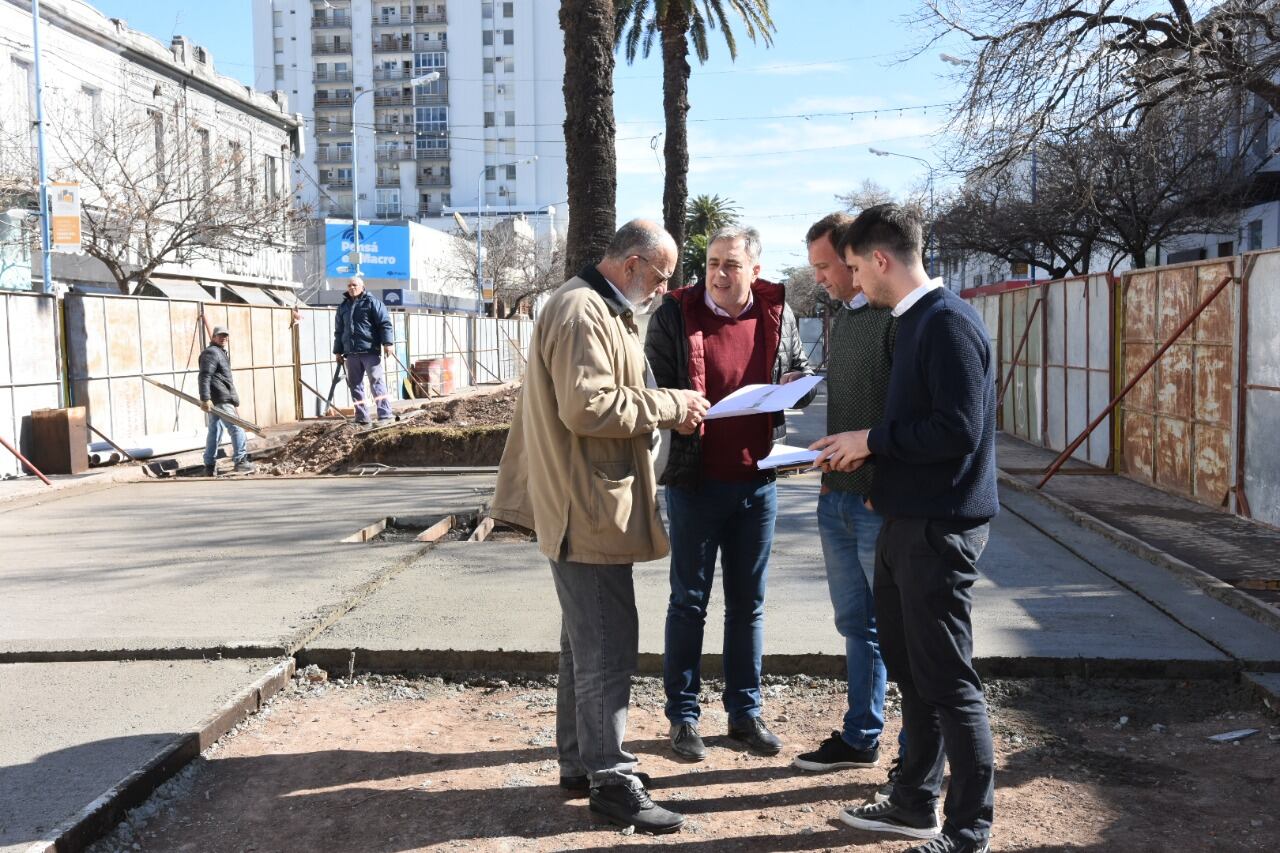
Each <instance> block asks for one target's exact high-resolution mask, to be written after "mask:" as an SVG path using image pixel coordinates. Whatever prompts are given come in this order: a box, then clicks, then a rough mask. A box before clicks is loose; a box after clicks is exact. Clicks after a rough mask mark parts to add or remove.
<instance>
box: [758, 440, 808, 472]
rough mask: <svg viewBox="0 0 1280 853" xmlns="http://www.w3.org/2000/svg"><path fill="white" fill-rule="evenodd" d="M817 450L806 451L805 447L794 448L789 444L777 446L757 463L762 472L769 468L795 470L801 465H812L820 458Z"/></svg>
mask: <svg viewBox="0 0 1280 853" xmlns="http://www.w3.org/2000/svg"><path fill="white" fill-rule="evenodd" d="M819 452H820V451H817V450H806V449H805V448H803V447H792V446H791V445H789V444H775V445H774V446H773V450H770V451H769V455H768V456H766V457H765V458H763V459H761V460H759V461H758V462H756V467H757V468H759V469H760V470H762V471H763V470H765V469H768V468H794V467H798V466H800V465H805V466H808V465H811V464H813V460H815V459H817V458H818V453H819Z"/></svg>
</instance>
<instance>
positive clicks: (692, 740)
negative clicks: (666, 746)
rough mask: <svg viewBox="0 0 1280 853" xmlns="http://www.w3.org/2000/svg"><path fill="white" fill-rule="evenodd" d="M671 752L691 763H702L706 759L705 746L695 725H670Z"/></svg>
mask: <svg viewBox="0 0 1280 853" xmlns="http://www.w3.org/2000/svg"><path fill="white" fill-rule="evenodd" d="M671 751H672V752H674V753H675V754H676V755H678V756H680V757H681V758H688V759H690V760H691V761H702V760H703V759H704V758H706V757H707V745H706V744H705V743H703V742H702V735H700V734H698V724H697V723H672V724H671Z"/></svg>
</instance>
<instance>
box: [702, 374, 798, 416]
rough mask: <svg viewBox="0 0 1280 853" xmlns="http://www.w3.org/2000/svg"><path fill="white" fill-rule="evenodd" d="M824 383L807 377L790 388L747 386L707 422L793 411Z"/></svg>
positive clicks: (720, 405) (712, 411) (718, 406)
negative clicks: (820, 383) (802, 399)
mask: <svg viewBox="0 0 1280 853" xmlns="http://www.w3.org/2000/svg"><path fill="white" fill-rule="evenodd" d="M821 381H822V377H821V376H805V377H802V378H800V379H797V380H796V381H794V382H788V383H787V384H786V385H743V386H742V387H741V388H739V389H738V390H737V391H734V392H733V393H732V394H730V395H729V396H727V397H725V398H724V399H723V400H721V401H720V402H719V403H716V404H715V405H714V406H712V407H711V408H710V409H708V410H707V417H706V420H709V421H710V420H714V419H716V418H738V417H742V416H743V415H762V414H765V413H766V412H781V411H782V410H783V409H790V408H791V407H792V406H794V405H795V404H796V403H798V402H800V398H801V397H803V396H804V395H805V394H808V393H809V392H810V391H812V390H813V389H814V388H815V387H816V386H817V384H818V383H819V382H821Z"/></svg>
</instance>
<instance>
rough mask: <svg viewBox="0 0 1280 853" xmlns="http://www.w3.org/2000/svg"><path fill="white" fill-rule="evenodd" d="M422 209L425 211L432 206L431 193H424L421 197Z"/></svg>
mask: <svg viewBox="0 0 1280 853" xmlns="http://www.w3.org/2000/svg"><path fill="white" fill-rule="evenodd" d="M421 200H422V207H423V209H424V210H425V209H426V208H428V207H430V206H431V193H423V194H422V196H421Z"/></svg>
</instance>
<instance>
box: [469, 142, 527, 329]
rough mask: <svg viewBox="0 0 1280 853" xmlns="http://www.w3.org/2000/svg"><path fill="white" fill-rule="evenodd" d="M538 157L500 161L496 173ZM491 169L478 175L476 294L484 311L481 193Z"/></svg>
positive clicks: (482, 200) (486, 168) (486, 169)
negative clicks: (485, 177) (487, 173)
mask: <svg viewBox="0 0 1280 853" xmlns="http://www.w3.org/2000/svg"><path fill="white" fill-rule="evenodd" d="M537 159H538V155H537V154H535V155H533V156H532V157H526V158H524V159H523V160H515V161H513V162H511V163H499V164H498V165H496V166H494V167H493V170H494V172H495V173H496V172H497V170H498V169H501V168H504V167H506V166H523V165H525V164H526V163H532V162H533V161H534V160H537ZM487 171H489V167H488V166H485V167H484V168H483V169H481V170H480V174H478V175H476V294H477V295H478V296H479V297H480V310H481V312H483V311H484V258H483V256H482V255H481V254H480V237H481V235H482V234H483V233H484V216H483V213H484V209H483V204H484V196H483V195H482V194H481V193H482V191H483V189H484V186H483V183H482V182H483V181H484V175H485V172H487Z"/></svg>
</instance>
